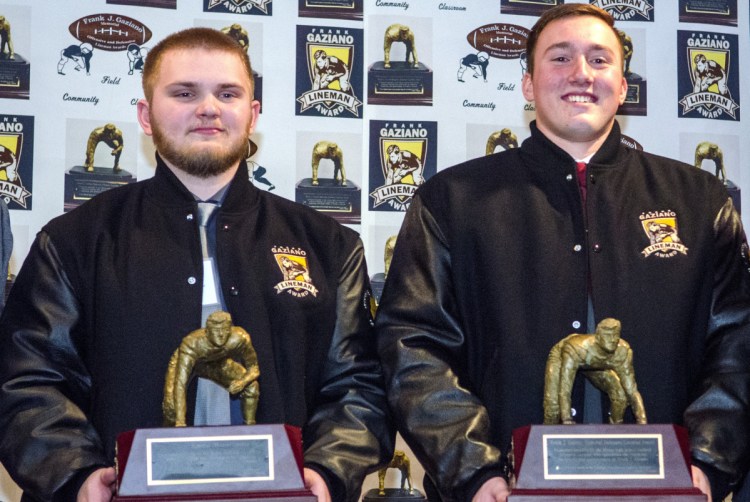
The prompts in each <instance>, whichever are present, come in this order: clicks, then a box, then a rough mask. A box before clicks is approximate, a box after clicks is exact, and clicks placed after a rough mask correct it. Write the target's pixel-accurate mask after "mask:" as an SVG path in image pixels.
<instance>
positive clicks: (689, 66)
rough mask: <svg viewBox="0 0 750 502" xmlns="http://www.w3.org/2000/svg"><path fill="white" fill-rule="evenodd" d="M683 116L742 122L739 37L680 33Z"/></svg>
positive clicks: (680, 92) (720, 34) (718, 34)
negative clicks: (682, 51)
mask: <svg viewBox="0 0 750 502" xmlns="http://www.w3.org/2000/svg"><path fill="white" fill-rule="evenodd" d="M678 50H684V53H683V55H682V57H681V58H680V82H679V95H680V96H682V99H680V101H679V104H680V105H681V110H680V115H681V116H684V117H697V118H708V119H723V120H740V112H739V108H740V103H739V101H740V99H739V93H740V90H739V83H738V81H739V69H738V68H737V66H738V64H739V57H738V38H737V35H730V34H725V33H705V32H704V33H695V32H686V31H680V32H678Z"/></svg>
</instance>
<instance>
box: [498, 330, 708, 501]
mask: <svg viewBox="0 0 750 502" xmlns="http://www.w3.org/2000/svg"><path fill="white" fill-rule="evenodd" d="M621 332H622V326H621V324H620V321H618V320H617V319H612V318H607V319H604V320H602V321H600V322H599V324H597V326H596V332H595V333H591V334H579V333H573V334H571V335H569V336H567V337H565V338H564V339H562V340H560V341H559V342H558V343H556V344H555V345H554V346H553V347H552V349H551V350H550V352H549V356H548V358H547V365H546V368H545V375H544V425H532V426H526V427H522V428H519V429H516V430H515V431H513V445H512V447H511V452H510V454H509V457H510V459H511V464H512V465H511V468H512V470H513V473H512V478H511V487H512V491H511V494H510V496H509V498H508V500H509V502H530V501H535V502H540V501H547V500H549V501H550V502H551V501H555V502H559V501H562V502H565V501H578V502H580V501H586V500H591V501H592V502H594V501H598V500H603V499H604V498H605V497H607V500H609V499H610V498H611V499H612V500H617V501H618V502H631V501H632V502H636V501H642V500H652V501H659V502H667V501H670V502H671V501H674V502H677V501H680V502H688V501H689V502H698V501H705V500H706V496H705V495H703V494H702V493H701V492H700V490H698V489H697V488H694V487H693V485H692V480H691V474H690V453H689V452H688V451H687V449H686V448H685V445H686V444H687V432H686V431H685V429H684V428H682V427H678V426H675V425H666V424H660V425H650V424H647V420H646V407H645V405H644V401H643V397H642V396H641V393H640V392H639V391H638V386H637V384H636V380H635V370H634V365H633V360H634V357H635V356H634V354H633V350H632V349H631V347H630V345H629V344H628V343H627V342H626V341H625V340H623V339H622V338H621V337H620V335H621ZM578 373H581V374H582V375H583V376H584V377H585V378H586V379H588V380H589V381H590V382H591V383H592V384H593V386H594V387H595V388H596V389H598V390H600V391H602V392H604V393H606V394H607V396H608V397H609V402H610V406H611V409H610V415H609V424H586V425H577V424H576V422H575V420H574V417H573V413H572V410H571V391H572V388H573V380H574V379H575V377H576V375H577V374H578ZM628 407H630V408H631V410H632V413H633V417H634V419H635V422H636V423H634V424H625V423H624V419H625V412H626V410H627V408H628Z"/></svg>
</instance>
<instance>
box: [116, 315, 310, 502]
mask: <svg viewBox="0 0 750 502" xmlns="http://www.w3.org/2000/svg"><path fill="white" fill-rule="evenodd" d="M166 367H167V371H166V376H165V379H164V399H163V401H162V410H163V413H164V425H166V426H174V427H163V428H159V429H139V430H134V431H129V432H125V433H122V434H120V435H118V437H117V444H116V464H115V466H116V472H117V490H116V495H115V497H114V499H113V500H114V501H116V502H156V501H182V502H187V501H191V502H192V501H199V500H222V501H229V500H237V501H251V500H253V501H258V500H265V501H268V502H315V501H316V500H317V498H316V497H315V496H314V495H313V494H312V492H310V491H309V490H308V489H306V488H305V484H304V474H303V468H302V432H301V430H300V429H299V428H297V427H291V426H287V425H279V424H275V425H269V424H267V425H249V424H255V413H256V410H257V406H258V402H259V399H260V390H259V385H258V377H259V376H260V368H259V365H258V358H257V353H256V352H255V349H254V348H253V345H252V340H251V338H250V335H249V333H247V331H245V330H244V329H243V328H241V327H239V326H233V325H232V318H231V316H230V315H229V314H228V313H227V312H223V311H221V310H218V311H215V312H213V313H211V314H210V315H209V316H208V318H207V319H206V325H205V327H204V328H198V329H196V330H193V331H191V332H190V333H188V334H187V335H186V336H185V337H184V338H183V339H182V341H181V342H180V345H179V346H178V347H177V349H175V351H174V352H173V354H172V357H171V358H170V360H169V362H168V364H166ZM193 377H201V378H206V379H209V380H211V381H213V382H214V383H216V384H218V385H220V386H222V387H224V388H225V389H226V390H227V391H228V392H229V393H230V394H232V395H237V396H238V397H239V398H240V401H241V407H242V417H243V422H244V423H245V424H248V425H227V426H213V427H186V423H187V418H186V417H187V387H188V384H189V383H190V380H191V379H192V378H193Z"/></svg>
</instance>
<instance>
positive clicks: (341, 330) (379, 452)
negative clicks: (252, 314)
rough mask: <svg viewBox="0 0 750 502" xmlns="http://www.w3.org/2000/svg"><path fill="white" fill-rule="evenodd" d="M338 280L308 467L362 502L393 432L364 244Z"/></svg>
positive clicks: (308, 428) (307, 433)
mask: <svg viewBox="0 0 750 502" xmlns="http://www.w3.org/2000/svg"><path fill="white" fill-rule="evenodd" d="M342 261H343V265H342V269H341V273H340V276H339V281H338V291H337V305H336V318H337V320H336V327H335V330H334V334H333V337H332V340H331V344H330V348H329V349H328V358H327V363H326V364H325V367H324V372H323V375H322V379H321V385H320V388H319V391H318V398H317V403H318V404H317V406H316V408H315V410H313V412H312V413H311V415H310V417H309V419H308V422H307V424H306V425H305V428H304V439H305V441H304V442H305V445H306V447H305V463H306V464H307V465H310V466H319V467H322V470H321V469H320V468H316V470H317V471H319V472H323V473H324V474H325V475H324V477H326V478H327V479H330V478H331V477H333V478H335V479H333V480H330V483H329V486H331V485H336V484H339V485H340V486H342V487H343V488H341V489H342V490H343V491H344V492H345V494H344V495H339V497H343V498H337V496H336V494H335V493H334V492H335V491H336V490H335V489H334V490H332V493H331V495H332V496H333V497H334V500H358V497H359V495H360V489H361V483H362V480H363V479H364V476H365V475H366V474H367V473H368V472H371V471H373V470H374V469H375V468H377V467H378V466H379V465H382V464H383V463H385V462H387V461H388V460H390V458H391V455H392V453H393V450H392V448H393V443H394V431H393V429H392V426H391V424H390V419H389V417H388V412H387V403H386V399H385V392H384V390H383V382H382V373H381V370H380V365H379V362H378V359H377V354H376V352H375V343H374V338H373V333H372V330H371V324H370V321H371V319H370V313H369V309H368V302H367V299H368V298H369V281H368V279H367V269H366V266H365V264H364V249H363V248H362V245H361V242H360V243H358V244H357V246H356V248H355V249H353V250H352V252H351V253H350V254H349V255H348V256H346V257H345V258H344V259H343V260H342Z"/></svg>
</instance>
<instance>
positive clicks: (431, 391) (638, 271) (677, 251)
mask: <svg viewBox="0 0 750 502" xmlns="http://www.w3.org/2000/svg"><path fill="white" fill-rule="evenodd" d="M531 131H532V134H531V137H530V138H529V139H527V140H526V141H524V143H523V144H522V146H521V148H518V149H511V150H508V151H505V152H502V153H499V154H495V155H491V156H487V157H483V158H479V159H475V160H471V161H468V162H466V163H464V164H462V165H459V166H455V167H453V168H450V169H446V170H444V171H441V172H439V173H438V174H437V175H436V176H433V177H432V178H431V179H430V180H429V181H427V182H426V183H425V184H424V185H423V186H422V187H420V189H419V190H418V191H417V193H416V195H415V197H414V199H413V202H412V204H411V207H410V209H409V211H408V212H407V214H406V217H405V220H404V223H403V226H402V228H401V231H400V234H399V238H398V244H397V246H396V250H395V253H394V256H393V261H392V263H391V268H390V270H389V273H388V280H387V282H386V285H385V288H384V291H383V295H382V298H381V302H380V306H379V308H378V315H377V319H376V333H377V337H378V347H379V351H380V355H381V360H382V362H383V369H384V373H385V376H386V385H387V389H388V398H389V402H390V404H391V406H392V409H393V412H394V416H395V420H396V422H397V426H398V428H399V430H400V431H401V433H402V434H403V435H404V437H405V439H406V440H407V442H408V443H409V444H410V446H411V447H412V448H413V450H414V452H415V454H416V455H417V457H418V458H419V460H420V462H422V464H423V465H424V466H425V470H426V472H427V475H428V477H429V481H431V482H432V483H434V484H435V486H436V487H437V489H438V491H439V492H440V495H441V496H442V498H443V500H470V499H471V495H472V494H473V493H474V492H475V491H476V489H478V488H479V486H480V484H481V482H482V481H483V480H485V479H487V477H489V476H491V475H493V474H494V475H499V474H500V473H501V472H502V468H503V464H504V459H505V456H506V454H507V452H508V448H509V445H510V437H511V432H512V431H513V429H515V428H516V427H520V426H524V425H528V424H540V423H542V422H543V413H542V402H543V386H544V368H545V363H546V359H547V355H548V353H549V350H550V348H551V347H552V346H553V345H554V344H555V343H557V342H558V341H559V340H561V339H562V338H564V337H565V336H567V335H569V334H571V333H576V332H578V333H580V332H583V331H584V330H585V329H586V319H587V312H588V298H589V296H590V297H591V300H592V303H593V310H594V314H595V318H596V321H597V322H598V321H599V320H601V319H603V318H605V317H614V318H617V319H619V320H620V321H621V322H622V337H623V339H625V340H626V341H627V342H628V343H629V344H630V346H631V347H632V349H633V353H634V368H635V376H636V379H637V382H638V384H639V385H638V388H639V391H640V392H641V394H642V397H643V400H644V403H645V407H646V412H647V416H648V420H649V422H652V423H678V424H679V423H682V424H685V425H687V426H688V428H689V433H690V441H691V450H692V453H693V455H694V457H695V458H697V459H700V460H701V461H704V462H705V463H706V464H707V465H710V466H712V467H715V468H716V469H717V470H718V471H720V472H722V473H724V474H726V475H727V476H728V478H729V479H731V480H737V479H738V478H739V477H740V476H741V475H742V474H743V473H744V472H746V468H747V462H748V458H747V457H748V451H749V448H750V445H749V443H748V440H749V437H748V426H749V425H750V420H748V418H749V417H748V402H749V398H750V396H748V392H749V391H750V376H749V375H748V371H749V370H750V366H748V364H747V361H748V360H749V359H748V357H750V273H749V272H748V262H747V246H746V244H745V236H744V232H743V230H742V226H741V224H740V220H739V216H738V214H737V212H736V211H735V210H734V208H733V206H732V203H731V200H730V199H729V198H728V196H727V192H726V190H725V188H724V187H723V186H722V184H721V182H719V181H718V180H717V179H716V178H715V177H713V176H711V175H710V174H708V173H706V172H703V171H701V170H699V169H696V168H694V167H691V166H687V165H685V164H682V163H680V162H676V161H672V160H669V159H666V158H662V157H658V156H655V155H650V154H647V153H644V152H640V151H636V150H632V149H629V148H626V147H624V146H622V145H621V144H620V130H619V126H618V125H617V124H615V126H614V128H613V130H612V131H611V133H610V135H609V137H608V138H607V140H606V142H605V143H604V145H603V146H602V147H601V148H600V150H599V151H598V152H597V153H596V154H595V155H594V157H593V158H592V159H591V161H590V163H589V167H588V173H589V174H588V179H587V193H588V196H587V199H586V205H585V208H584V207H583V205H582V202H581V197H580V193H579V190H578V185H577V180H576V175H575V162H574V160H573V159H572V158H571V157H570V156H569V155H568V154H567V153H565V152H564V151H563V150H561V149H560V148H558V147H557V146H556V145H554V144H553V143H552V142H551V141H549V140H548V139H547V138H546V137H545V136H544V135H543V134H541V133H540V132H539V130H538V129H537V128H536V126H535V124H534V123H532V125H531ZM584 211H585V213H584ZM581 400H582V396H581V395H580V393H577V391H574V395H573V406H574V408H575V407H578V406H580V405H581ZM578 409H579V410H580V409H581V408H580V407H579V408H578ZM686 410H687V411H686ZM683 414H684V415H683ZM630 420H632V416H630Z"/></svg>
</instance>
